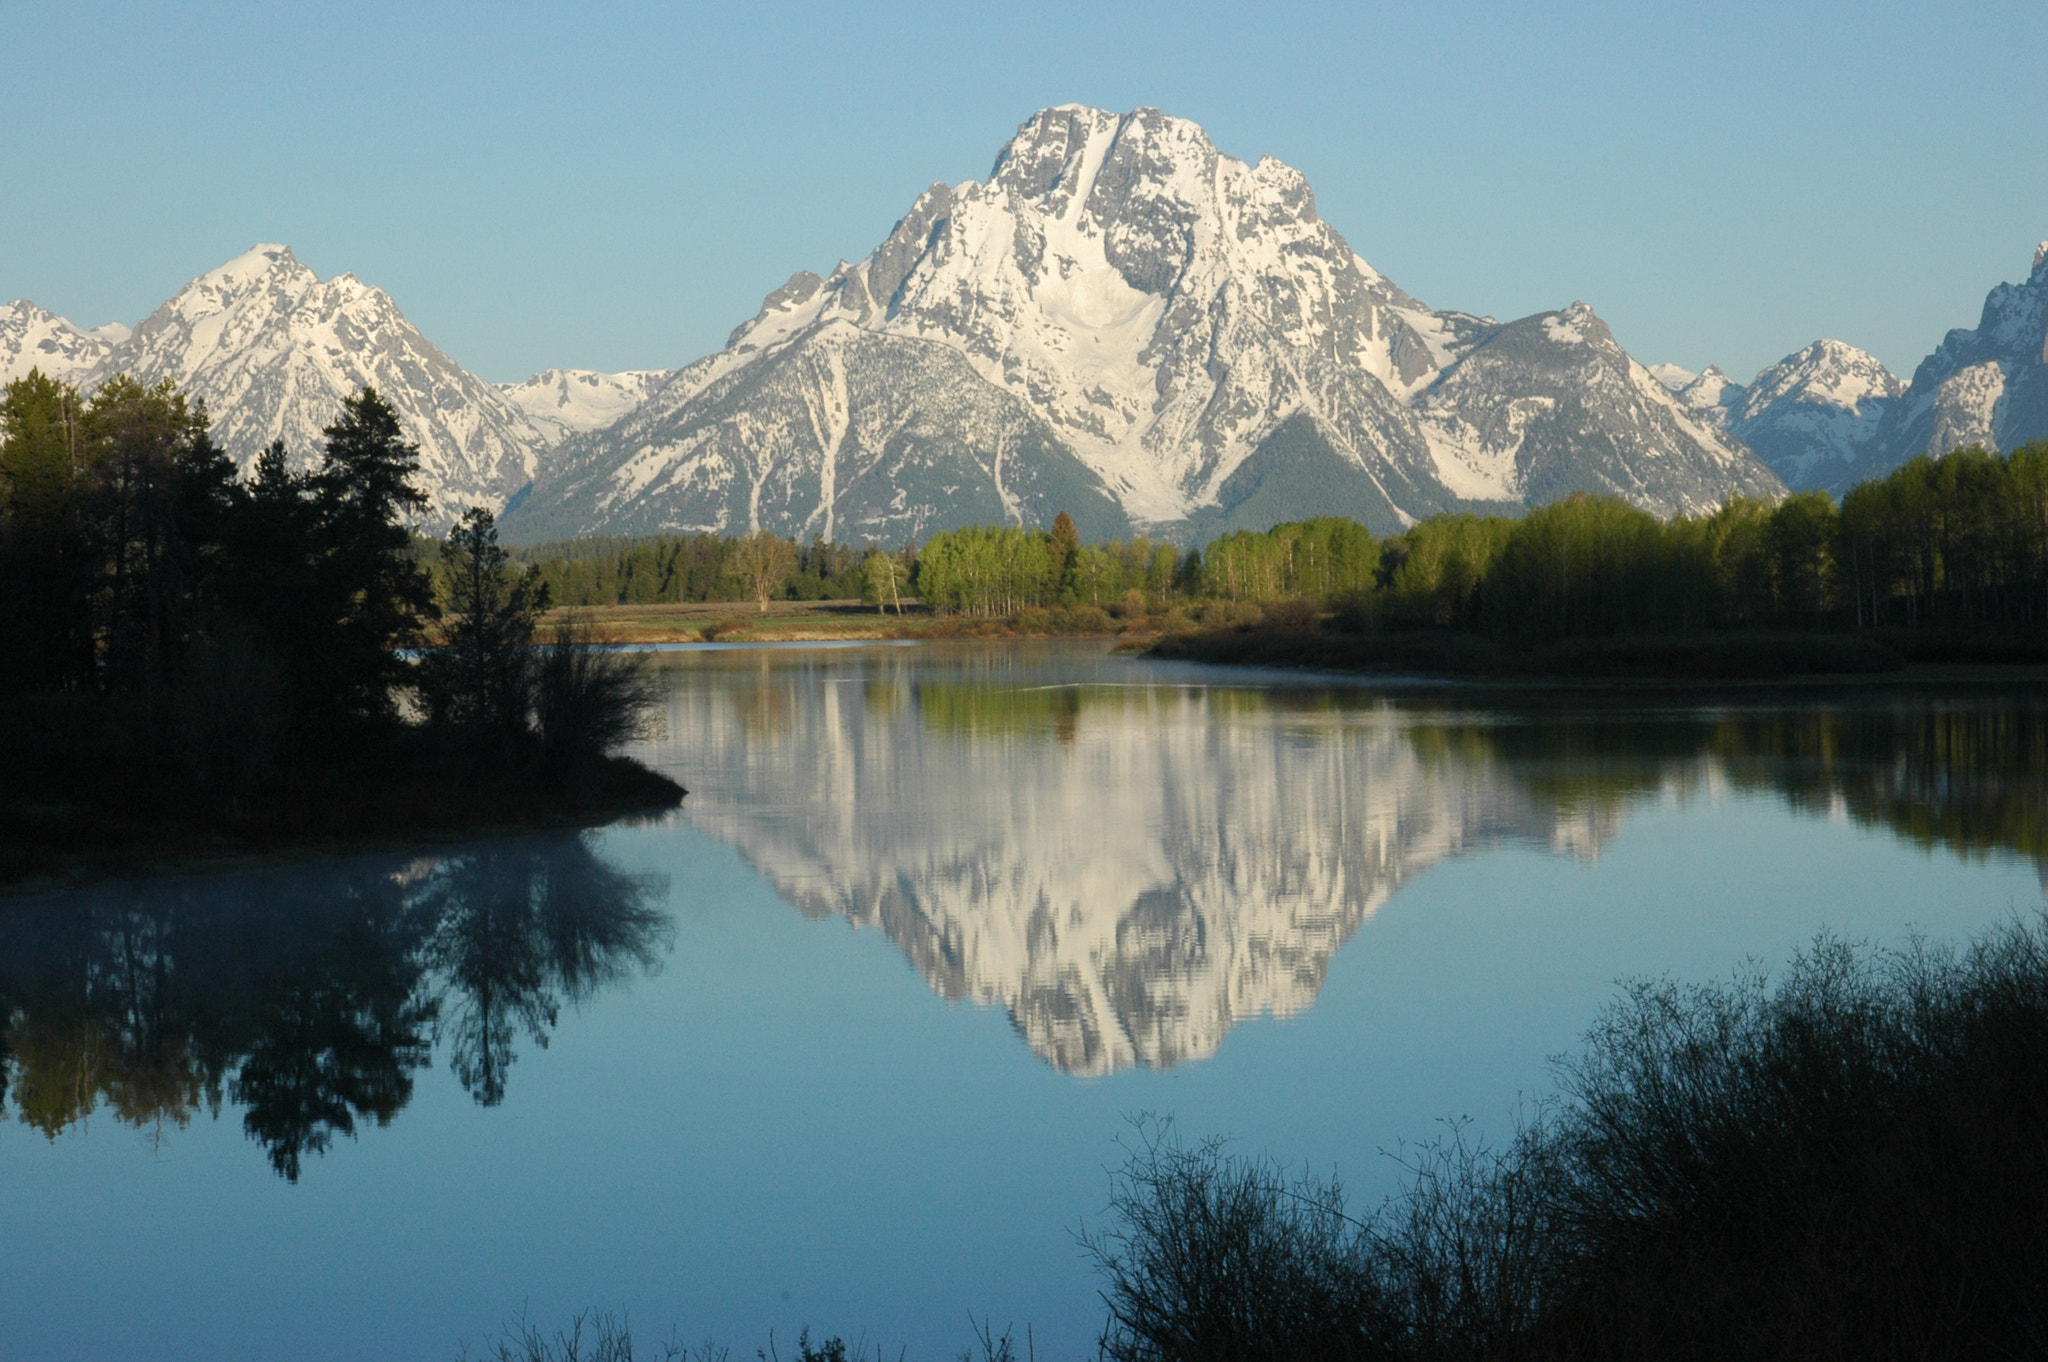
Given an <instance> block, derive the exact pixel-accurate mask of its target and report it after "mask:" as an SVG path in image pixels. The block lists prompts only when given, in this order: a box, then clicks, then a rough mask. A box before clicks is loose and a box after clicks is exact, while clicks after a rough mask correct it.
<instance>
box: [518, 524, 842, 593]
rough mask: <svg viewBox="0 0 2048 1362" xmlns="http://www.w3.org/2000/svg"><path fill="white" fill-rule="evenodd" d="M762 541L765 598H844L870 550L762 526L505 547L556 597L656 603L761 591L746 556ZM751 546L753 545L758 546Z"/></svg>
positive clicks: (611, 536) (595, 538)
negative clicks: (742, 532)
mask: <svg viewBox="0 0 2048 1362" xmlns="http://www.w3.org/2000/svg"><path fill="white" fill-rule="evenodd" d="M749 540H752V541H754V542H755V544H756V545H757V546H761V547H765V543H766V542H772V543H773V544H774V545H778V546H780V550H786V551H787V559H786V561H785V560H784V559H783V557H782V555H781V551H780V550H777V551H773V552H771V554H770V560H769V563H768V566H769V568H770V569H771V571H770V573H769V576H770V577H771V579H772V580H771V581H770V583H769V590H768V599H769V600H790V601H817V600H851V599H855V598H857V597H859V596H860V595H861V590H862V580H863V579H862V570H861V569H862V564H863V563H864V561H865V560H866V558H867V557H868V556H869V555H870V554H872V553H874V552H877V550H874V549H869V548H864V547H861V546H856V545H847V544H831V543H825V542H822V541H819V542H814V543H811V544H799V543H797V542H796V541H794V540H789V539H783V538H782V537H780V536H778V535H775V534H772V533H769V532H767V531H760V532H757V533H756V534H755V535H750V536H744V537H739V538H734V537H728V536H722V535H716V534H692V535H650V536H643V537H621V536H613V535H596V536H592V537H590V538H587V539H568V540H555V541H551V542H548V543H543V544H532V545H527V546H524V547H521V548H515V549H513V550H511V554H512V559H513V561H514V562H516V563H519V564H523V565H530V566H532V567H536V568H538V569H539V571H540V580H541V581H542V582H544V583H545V584H546V586H547V589H548V598H549V599H550V600H551V601H553V602H554V603H555V604H556V605H562V606H591V605H659V604H679V603H683V602H691V601H749V600H758V599H759V598H760V591H759V587H760V574H759V573H757V572H756V571H754V570H753V568H754V565H753V564H752V563H750V562H748V561H747V559H748V557H749V553H748V548H747V545H748V542H749ZM756 552H758V547H757V550H756Z"/></svg>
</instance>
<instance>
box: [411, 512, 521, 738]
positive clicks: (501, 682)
mask: <svg viewBox="0 0 2048 1362" xmlns="http://www.w3.org/2000/svg"><path fill="white" fill-rule="evenodd" d="M507 562H508V558H507V555H506V553H505V551H504V550H503V549H501V548H499V547H498V529H497V525H496V523H495V522H494V521H493V519H492V516H491V513H490V512H489V511H486V510H484V509H483V508H482V507H480V506H478V507H472V508H471V509H470V510H469V511H468V513H467V514H465V515H464V516H463V517H462V519H461V520H459V521H457V522H456V523H455V525H454V527H453V528H452V529H450V530H449V531H448V538H447V540H446V542H445V543H443V544H442V546H441V565H442V570H443V573H444V582H445V595H446V605H447V611H448V613H447V615H446V617H445V619H444V622H443V625H442V629H441V642H440V643H439V645H438V646H436V647H433V648H430V649H428V650H426V652H425V654H424V655H423V656H422V658H421V659H420V663H419V672H418V677H417V685H418V688H419V692H420V696H421V698H422V700H423V702H424V704H425V707H426V711H427V715H428V719H429V721H430V722H432V723H435V724H441V725H448V726H452V727H455V728H461V729H469V730H473V731H477V732H490V733H496V734H499V735H517V734H520V733H523V732H524V731H525V728H526V713H527V708H528V705H529V692H530V690H531V685H530V681H529V675H528V674H529V670H530V659H529V656H528V655H529V652H530V650H531V648H532V646H533V631H534V625H535V623H536V622H537V621H538V620H539V618H540V614H541V612H542V611H543V610H545V609H546V608H547V586H546V585H545V584H544V583H543V582H542V581H541V580H540V574H539V572H537V571H536V570H534V569H532V568H529V569H527V571H526V573H525V574H524V575H522V576H520V577H517V578H515V577H513V576H512V575H511V573H510V572H509V571H508V569H507Z"/></svg>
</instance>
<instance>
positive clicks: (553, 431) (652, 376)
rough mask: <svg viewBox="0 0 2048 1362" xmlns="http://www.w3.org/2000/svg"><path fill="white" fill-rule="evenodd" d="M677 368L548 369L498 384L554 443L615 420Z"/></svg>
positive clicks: (635, 405) (633, 406) (637, 403)
mask: <svg viewBox="0 0 2048 1362" xmlns="http://www.w3.org/2000/svg"><path fill="white" fill-rule="evenodd" d="M675 372H676V371H675V370H674V369H639V370H629V371H628V372H626V373H622V374H601V373H599V372H597V371H596V370H595V369H545V370H542V371H541V372H540V373H537V374H535V375H534V376H533V377H532V378H529V379H526V380H525V381H523V382H520V383H500V384H499V385H498V391H499V392H502V393H503V394H505V396H506V397H507V398H509V399H511V402H512V405H513V406H515V407H518V408H519V409H520V410H521V411H523V412H525V413H526V419H527V420H529V421H531V422H533V425H534V428H535V429H537V430H539V431H540V432H541V433H542V434H543V435H545V436H547V438H548V442H549V443H550V444H560V443H561V442H562V441H563V440H565V439H567V438H568V437H569V436H571V435H577V434H581V433H583V432H585V431H591V430H598V429H600V428H602V427H604V426H608V425H610V424H612V423H613V422H614V421H617V420H618V419H619V418H620V417H622V416H624V415H625V414H626V413H627V412H629V411H631V410H632V409H633V408H635V407H637V406H639V405H640V404H641V403H642V402H645V401H646V400H647V398H648V396H649V395H650V394H651V393H653V392H654V390H655V389H656V388H659V387H660V386H661V385H662V384H663V383H666V382H667V381H668V380H669V379H671V378H673V377H674V376H675Z"/></svg>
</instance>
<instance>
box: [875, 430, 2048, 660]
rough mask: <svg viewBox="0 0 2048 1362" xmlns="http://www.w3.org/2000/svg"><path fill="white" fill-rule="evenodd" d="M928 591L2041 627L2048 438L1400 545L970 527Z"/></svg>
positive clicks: (1643, 624) (1449, 622) (1632, 625)
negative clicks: (1675, 504)
mask: <svg viewBox="0 0 2048 1362" xmlns="http://www.w3.org/2000/svg"><path fill="white" fill-rule="evenodd" d="M914 585H915V588H916V591H917V594H918V596H919V597H920V598H921V599H922V600H923V601H924V602H925V603H926V604H927V605H929V606H931V607H933V608H935V609H938V610H942V611H957V612H961V613H965V614H983V615H988V614H1012V613H1015V612H1017V611H1019V610H1022V609H1026V608H1029V607H1033V606H1043V605H1056V604H1067V605H1077V604H1093V605H1100V606H1103V607H1105V608H1112V609H1120V611H1121V612H1122V613H1132V612H1143V611H1147V610H1159V609H1168V608H1172V607H1173V606H1174V605H1176V604H1179V605H1184V606H1193V605H1198V604H1200V603H1201V602H1204V601H1216V602H1232V603H1249V604H1254V605H1261V604H1270V603H1273V602H1278V601H1283V600H1298V601H1303V602H1306V603H1308V604H1310V605H1313V606H1314V607H1316V608H1317V609H1319V610H1322V611H1326V612H1335V613H1336V614H1337V615H1338V616H1339V617H1340V618H1342V619H1344V620H1346V621H1348V622H1349V623H1351V624H1353V625H1354V626H1357V627H1361V628H1365V629H1368V630H1374V629H1391V630H1414V629H1447V630H1462V631H1470V632H1475V633H1481V634H1487V635H1491V636H1496V637H1502V638H1527V639H1537V640H1556V639H1566V638H1585V637H1599V636H1603V635H1612V634H1624V633H1664V632H1674V631H1688V630H1704V629H1756V628H1769V629H1820V628H1828V629H1850V628H1863V627H1870V626H1892V627H1899V626H1905V627H1913V626H1928V625H1933V626H1942V627H1950V628H1955V627H1961V628H1984V627H1989V628H2011V627H2023V626H2030V625H2036V624H2039V623H2041V622H2042V621H2043V620H2044V619H2048V444H2044V443H2036V444H2031V445H2027V446H2024V447H2022V448H2020V449H2016V450H2014V451H2013V452H2012V453H2010V454H2007V455H1997V454H1991V453H1987V452H1985V451H1984V450H1982V449H1977V448H1969V449H1959V450H1956V451H1954V452H1952V453H1950V454H1947V455H1944V456H1942V457H1940V458H1930V457H1922V458H1917V459H1914V460H1912V461H1911V462H1910V463H1907V464H1906V465H1904V466H1903V467H1901V468H1899V469H1898V470H1896V471H1895V472H1893V473H1892V474H1890V475H1889V476H1887V477H1884V478H1881V479H1878V480H1876V481H1873V482H1869V483H1865V484H1863V485H1861V486H1859V487H1856V488H1854V489H1852V490H1851V491H1850V492H1849V493H1848V495H1847V496H1845V497H1844V498H1843V500H1842V502H1841V504H1840V505H1839V506H1838V505H1837V504H1836V503H1835V501H1834V500H1833V499H1832V498H1830V497H1829V496H1828V495H1827V494H1826V493H1823V492H1803V493H1798V494H1795V495H1793V496H1789V497H1786V498H1785V499H1784V500H1782V501H1779V502H1777V503H1775V504H1774V503H1770V502H1764V501H1759V500H1755V499H1753V498H1745V497H1737V498H1735V499H1734V500H1732V501H1730V502H1729V503H1728V504H1727V505H1726V506H1724V507H1722V508H1721V509H1719V510H1717V511H1714V512H1712V513H1710V514H1707V515H1702V516H1680V517H1677V518H1674V519H1671V520H1659V519H1657V518H1656V517H1655V516H1653V515H1650V514H1649V513H1648V512H1646V511H1641V510H1638V509H1636V508H1635V507H1633V506H1630V505H1629V504H1628V503H1627V502H1624V501H1622V500H1620V499H1618V498H1613V497H1595V496H1588V495H1585V494H1576V495H1573V496H1571V497H1567V498H1566V499H1564V500H1563V501H1559V502H1555V503H1553V504H1551V505H1549V506H1544V507H1540V508H1537V509H1535V510H1532V511H1530V512H1529V513H1528V514H1527V515H1525V516H1522V517H1520V518H1518V519H1509V518H1505V517H1479V516H1473V515H1445V516H1436V517H1433V518H1431V519H1429V520H1425V521H1422V522H1420V523H1418V524H1416V525H1414V526H1413V527H1411V528H1410V529H1408V530H1407V531H1406V532H1404V533H1402V534H1399V535H1394V536H1392V537H1390V538H1387V539H1384V540H1376V539H1374V537H1373V536H1372V535H1371V534H1370V533H1369V532H1368V531H1366V529H1365V528H1364V527H1363V526H1360V525H1357V524H1355V523H1353V522H1351V521H1348V520H1342V519H1334V518H1332V519H1319V520H1310V521H1302V522H1297V523H1293V524H1285V525H1276V526H1274V527H1273V528H1272V529H1270V530H1265V531H1249V530H1247V531H1240V532H1238V533H1236V534H1231V535H1228V536H1225V537H1224V538H1221V539H1218V540H1215V541H1214V542H1212V543H1210V544H1209V545H1208V546H1207V548H1206V549H1205V550H1200V551H1192V550H1191V551H1188V552H1186V553H1182V552H1180V551H1179V550H1177V549H1175V548H1174V547H1173V546H1172V545H1167V544H1160V545H1155V544H1152V543H1149V542H1147V541H1146V540H1144V539H1135V540H1132V541H1130V542H1129V543H1124V544H1104V545H1098V546H1082V545H1078V544H1074V543H1072V542H1071V540H1070V539H1069V540H1065V541H1063V540H1062V537H1061V535H1060V532H1059V530H1058V529H1057V528H1055V529H1053V530H1049V531H1045V530H1040V531H1033V530H1024V529H1019V528H1016V527H1003V528H973V529H965V530H958V531H954V532H952V533H948V534H938V535H934V536H932V538H931V539H930V540H929V541H928V542H927V543H926V544H925V545H924V546H923V548H922V549H920V550H918V552H917V555H916V573H915V578H914Z"/></svg>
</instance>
